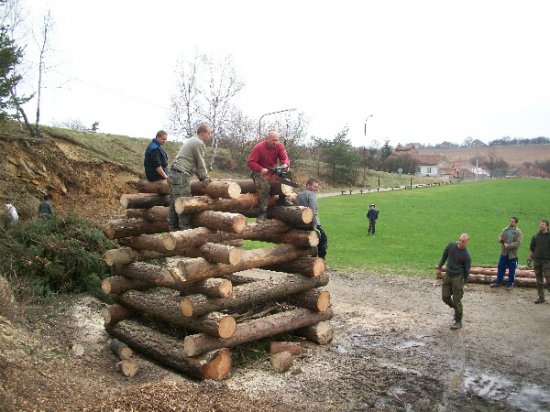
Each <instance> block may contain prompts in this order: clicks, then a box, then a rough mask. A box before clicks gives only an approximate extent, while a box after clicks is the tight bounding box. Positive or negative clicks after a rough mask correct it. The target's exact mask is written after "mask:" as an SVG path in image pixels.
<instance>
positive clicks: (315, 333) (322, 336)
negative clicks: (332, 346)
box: [295, 320, 334, 345]
mask: <svg viewBox="0 0 550 412" xmlns="http://www.w3.org/2000/svg"><path fill="white" fill-rule="evenodd" d="M295 333H296V334H297V335H299V336H303V337H305V338H306V339H307V340H310V341H311V342H315V343H317V344H319V345H326V344H327V343H330V342H332V338H333V337H334V332H333V330H332V326H331V324H330V322H329V321H328V320H327V321H322V322H319V323H317V324H315V325H311V326H307V327H305V328H301V329H298V330H296V331H295Z"/></svg>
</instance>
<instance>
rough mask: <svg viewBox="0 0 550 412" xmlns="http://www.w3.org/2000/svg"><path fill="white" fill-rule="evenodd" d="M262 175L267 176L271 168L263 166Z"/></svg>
mask: <svg viewBox="0 0 550 412" xmlns="http://www.w3.org/2000/svg"><path fill="white" fill-rule="evenodd" d="M260 173H261V175H262V176H267V175H268V174H269V169H266V168H265V167H264V168H262V170H261V171H260Z"/></svg>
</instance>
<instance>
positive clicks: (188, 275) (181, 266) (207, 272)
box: [170, 245, 308, 282]
mask: <svg viewBox="0 0 550 412" xmlns="http://www.w3.org/2000/svg"><path fill="white" fill-rule="evenodd" d="M307 253H308V251H307V250H304V249H298V248H296V247H294V246H292V245H278V246H275V247H271V248H263V249H253V250H245V251H244V252H243V254H242V260H241V262H240V263H239V264H237V265H227V264H223V263H217V264H215V263H210V262H208V261H207V260H206V259H202V258H196V259H182V260H180V261H179V262H178V264H177V267H175V268H172V269H170V271H171V274H172V276H174V277H176V278H180V279H181V280H182V281H185V282H198V281H199V280H203V279H207V278H215V277H221V276H223V275H228V274H230V273H235V272H240V271H242V270H247V269H254V268H259V267H263V266H269V265H274V264H276V263H281V262H286V261H288V260H292V259H296V258H298V257H300V256H304V255H306V254H307Z"/></svg>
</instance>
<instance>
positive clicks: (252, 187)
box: [234, 179, 293, 196]
mask: <svg viewBox="0 0 550 412" xmlns="http://www.w3.org/2000/svg"><path fill="white" fill-rule="evenodd" d="M234 181H235V182H236V183H238V184H239V186H240V187H241V193H257V186H256V183H254V180H253V179H235V180H234ZM292 191H293V190H292V187H290V186H288V185H281V183H280V182H271V191H270V192H269V194H270V195H271V196H280V195H288V194H290V193H291V192H292Z"/></svg>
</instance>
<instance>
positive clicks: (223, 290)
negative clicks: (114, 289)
mask: <svg viewBox="0 0 550 412" xmlns="http://www.w3.org/2000/svg"><path fill="white" fill-rule="evenodd" d="M113 273H115V274H117V275H122V276H124V277H126V278H129V279H132V280H135V281H137V282H140V285H148V287H149V288H151V287H155V286H161V287H165V288H169V289H174V290H179V291H180V292H183V293H186V294H189V293H202V294H205V295H207V296H210V297H214V298H216V297H228V296H231V294H232V293H233V284H232V283H231V281H229V280H225V279H206V280H203V281H200V282H197V283H194V284H186V283H182V282H180V281H179V279H174V278H173V277H172V275H171V274H170V272H169V271H168V270H167V269H166V268H163V267H161V266H157V265H151V264H148V263H142V262H139V263H132V264H130V265H126V266H117V267H114V268H113ZM127 285H129V286H130V285H132V284H131V283H128V284H127ZM132 289H139V288H133V287H128V288H127V289H125V290H122V289H121V288H119V289H118V290H119V293H122V292H126V291H127V290H132Z"/></svg>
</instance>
